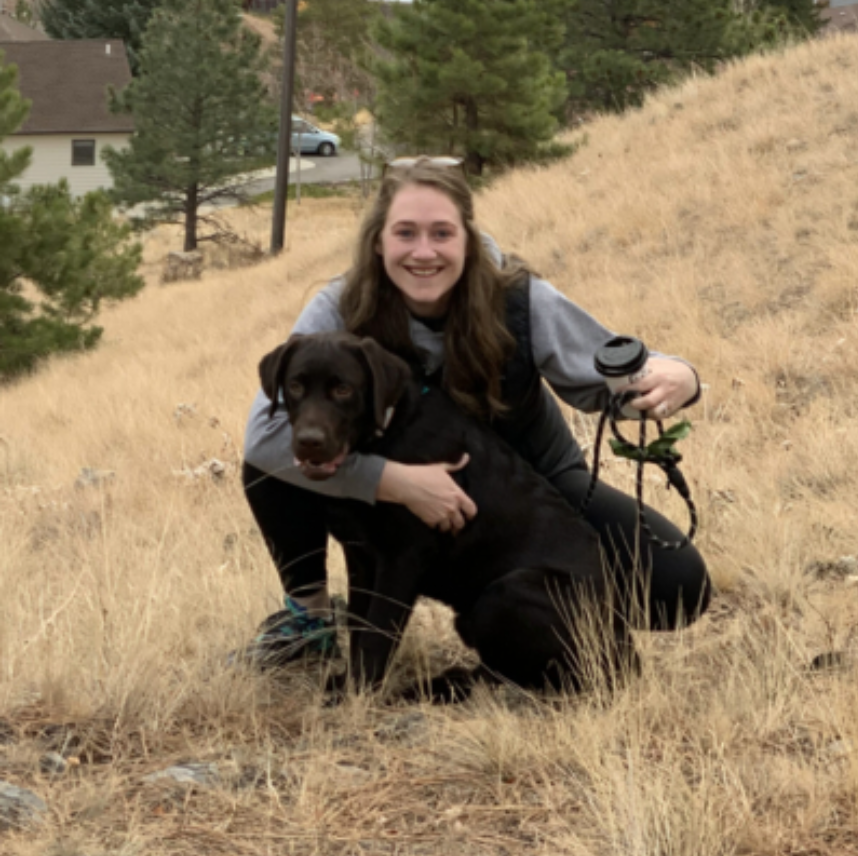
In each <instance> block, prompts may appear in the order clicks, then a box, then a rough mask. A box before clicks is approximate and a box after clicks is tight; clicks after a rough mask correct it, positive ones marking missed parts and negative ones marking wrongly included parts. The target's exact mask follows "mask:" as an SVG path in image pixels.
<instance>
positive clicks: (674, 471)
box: [580, 390, 698, 552]
mask: <svg viewBox="0 0 858 856" xmlns="http://www.w3.org/2000/svg"><path fill="white" fill-rule="evenodd" d="M637 394H638V393H637V392H635V391H633V390H629V391H627V392H623V393H618V394H616V395H612V396H611V397H610V399H609V400H608V403H607V405H605V409H604V410H603V411H602V414H601V416H600V417H599V427H598V429H597V430H596V442H595V446H594V450H593V473H592V475H591V477H590V485H589V487H588V488H587V495H586V496H585V497H584V501H583V502H582V503H581V507H580V511H581V512H582V513H583V512H584V511H585V510H586V509H587V507H588V506H589V505H590V503H591V502H592V500H593V494H594V492H595V490H596V484H597V483H598V481H599V466H600V462H601V449H602V438H603V435H604V433H605V425H606V423H607V422H608V421H609V420H610V423H611V431H612V433H613V435H614V437H615V438H616V439H617V441H618V442H619V443H620V444H622V445H623V446H624V447H628V448H634V447H633V446H632V444H631V443H629V441H628V440H626V438H625V437H624V436H623V435H622V434H621V433H620V430H619V428H618V427H617V419H618V418H619V416H620V414H621V411H622V408H623V406H624V405H626V404H627V403H628V402H629V401H630V400H631V399H632V398H635V397H636V396H637ZM646 422H647V420H646V419H641V420H640V434H639V440H638V446H637V450H638V454H637V455H636V456H635V460H636V462H637V473H636V477H635V499H636V501H637V506H638V535H639V536H640V533H641V532H644V533H646V536H647V539H648V540H649V542H650V543H651V544H655V545H656V546H657V547H661V549H663V550H681V549H682V548H683V547H686V546H687V545H688V544H690V543H691V540H692V539H693V538H694V535H695V534H696V532H697V524H698V518H697V507H696V506H695V505H694V500H692V498H691V491H690V489H689V487H688V483H687V482H686V480H685V476H684V475H683V474H682V471H681V470H680V469H679V467H678V466H677V464H678V463H679V462H680V461H681V460H682V458H681V457H680V456H679V455H678V454H677V453H676V452H674V451H673V450H672V449H669V450H668V452H667V453H663V454H661V455H659V456H653V455H648V454H647V444H646ZM656 425H657V426H658V432H659V437H663V436H664V434H665V431H664V426H663V425H662V423H661V420H657V421H656ZM645 463H654V464H657V465H658V466H659V467H660V468H661V469H662V470H663V472H664V474H665V475H666V476H667V483H668V488H670V487H674V488H675V489H676V491H677V493H679V495H680V496H681V497H682V498H683V500H685V504H686V506H687V507H688V514H689V518H690V524H689V529H688V534H687V535H685V536H684V537H682V538H680V539H679V540H678V541H665V540H664V539H663V538H659V537H658V536H657V535H656V534H655V532H653V531H652V527H651V526H650V524H649V522H648V521H647V519H646V511H645V507H644V501H643V472H644V464H645ZM638 552H640V545H638Z"/></svg>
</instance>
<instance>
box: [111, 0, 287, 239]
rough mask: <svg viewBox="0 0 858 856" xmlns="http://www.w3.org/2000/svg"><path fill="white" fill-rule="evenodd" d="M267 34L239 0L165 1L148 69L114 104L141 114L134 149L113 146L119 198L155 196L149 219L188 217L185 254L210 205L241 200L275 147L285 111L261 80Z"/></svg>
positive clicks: (145, 51)
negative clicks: (278, 119) (278, 111)
mask: <svg viewBox="0 0 858 856" xmlns="http://www.w3.org/2000/svg"><path fill="white" fill-rule="evenodd" d="M263 66H264V59H263V56H262V52H261V50H260V39H259V37H258V36H257V35H256V34H254V33H252V32H250V31H249V30H248V29H247V28H245V27H243V26H242V23H241V17H240V15H239V12H238V7H237V5H236V2H235V0H164V3H163V4H162V5H161V7H159V8H158V9H157V10H156V12H155V14H154V15H153V17H152V21H151V23H150V25H149V28H148V29H147V31H146V34H145V37H144V39H143V48H142V50H141V53H140V75H139V76H138V77H137V78H135V79H134V80H133V81H132V82H131V84H130V85H129V86H128V87H127V88H126V89H125V90H123V92H121V93H119V94H115V93H114V95H113V102H112V103H113V107H114V109H115V110H117V111H120V112H128V113H131V114H132V115H133V116H134V123H135V127H136V131H135V134H134V136H133V137H132V138H131V144H130V146H129V147H128V148H127V149H124V150H122V151H115V150H111V149H108V150H106V152H105V155H104V157H105V160H106V161H107V165H108V167H109V168H110V171H111V172H112V173H113V178H114V182H115V190H114V196H115V198H116V199H117V200H118V201H119V202H120V203H122V204H125V205H136V204H138V203H150V204H149V206H148V213H147V218H146V219H147V221H148V222H149V223H150V224H151V223H156V222H170V223H174V222H184V226H185V242H184V248H185V251H189V250H194V249H196V248H197V244H198V242H199V241H200V240H207V239H211V238H214V237H217V235H216V234H215V235H212V234H209V235H205V236H202V237H200V236H199V234H198V231H199V228H198V227H199V224H200V223H201V222H205V221H204V218H202V217H201V216H200V213H199V209H200V207H201V206H202V205H205V204H208V203H217V202H219V201H224V200H227V199H241V198H242V191H241V189H240V185H239V182H238V181H237V177H238V176H239V175H240V174H241V173H245V172H247V171H248V170H251V169H253V168H254V167H255V166H258V165H259V162H260V154H261V155H262V156H265V155H266V154H270V153H271V152H272V151H273V148H274V144H275V142H276V138H275V136H274V131H273V129H274V127H275V117H274V111H273V107H272V105H271V104H270V102H269V99H268V95H267V93H266V90H265V87H264V85H263V83H262V82H261V73H262V71H263Z"/></svg>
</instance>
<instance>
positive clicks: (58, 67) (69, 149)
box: [0, 39, 134, 196]
mask: <svg viewBox="0 0 858 856" xmlns="http://www.w3.org/2000/svg"><path fill="white" fill-rule="evenodd" d="M0 52H2V53H3V54H4V56H3V63H4V64H10V63H11V64H14V65H16V66H17V67H18V84H19V87H20V89H21V94H22V95H23V96H24V97H25V98H27V99H29V100H30V101H31V102H32V104H31V107H30V115H29V116H28V117H27V119H26V121H25V122H24V124H23V125H22V126H21V127H20V128H19V129H18V131H17V132H16V133H14V134H12V135H10V136H8V137H6V139H5V140H3V141H2V143H0V145H2V147H3V148H4V149H6V150H7V151H13V150H15V149H17V148H20V147H22V146H30V147H32V149H33V156H32V159H31V162H30V166H29V168H28V169H27V171H26V172H25V173H24V174H23V175H22V176H21V178H19V179H18V180H17V181H16V183H17V184H18V185H20V186H21V187H22V188H28V187H30V186H31V185H33V184H54V183H56V182H57V181H58V180H59V179H60V178H65V179H67V180H68V183H69V186H70V188H71V192H72V193H73V194H74V195H75V196H82V195H83V194H84V193H87V192H88V191H90V190H96V189H98V188H109V187H111V186H112V184H113V181H112V178H111V175H110V172H109V170H108V169H107V166H106V165H105V164H104V161H103V160H102V159H101V151H102V149H103V147H104V146H107V145H111V146H113V147H114V148H123V147H124V146H125V145H127V144H128V140H129V139H130V137H131V134H132V132H133V130H134V124H133V121H132V119H131V117H129V116H127V115H114V114H113V113H111V112H110V110H109V109H108V106H107V89H108V87H109V86H113V87H114V88H115V89H117V90H119V89H122V88H124V87H125V86H127V85H128V84H129V83H130V82H131V69H130V68H129V65H128V56H127V54H126V53H125V45H124V44H123V43H122V41H120V40H118V39H81V40H73V41H60V40H53V39H49V40H45V41H35V40H34V41H7V42H0Z"/></svg>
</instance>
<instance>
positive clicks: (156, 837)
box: [0, 37, 858, 856]
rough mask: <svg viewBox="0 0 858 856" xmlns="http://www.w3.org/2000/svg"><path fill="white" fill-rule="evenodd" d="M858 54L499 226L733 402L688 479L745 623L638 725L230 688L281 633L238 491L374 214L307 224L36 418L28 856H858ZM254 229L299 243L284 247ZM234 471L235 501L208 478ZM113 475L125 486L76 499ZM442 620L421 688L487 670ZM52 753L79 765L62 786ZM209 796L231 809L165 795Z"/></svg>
mask: <svg viewBox="0 0 858 856" xmlns="http://www.w3.org/2000/svg"><path fill="white" fill-rule="evenodd" d="M856 49H858V41H856V39H855V37H843V38H837V39H831V40H828V41H825V42H819V43H815V44H811V45H806V46H803V47H800V48H798V49H795V50H793V51H791V52H789V53H787V54H786V55H784V56H778V57H771V58H765V59H751V60H749V61H747V62H744V63H742V64H740V65H737V66H735V67H731V68H728V69H726V70H725V71H724V73H723V74H722V75H721V76H720V77H719V78H717V79H715V80H697V81H691V82H689V83H687V84H685V85H684V86H683V87H681V88H680V89H678V90H675V91H672V92H667V93H663V94H661V95H659V96H658V97H656V98H654V99H653V100H652V101H651V102H650V103H649V104H648V105H647V106H646V107H645V108H644V109H643V110H641V111H639V112H636V113H632V114H630V115H628V116H625V117H622V118H606V119H603V120H599V121H597V122H595V123H594V124H592V125H591V126H590V127H589V128H588V129H587V131H586V135H587V141H586V145H584V146H583V147H582V148H581V150H580V152H579V153H578V154H577V155H576V156H575V157H574V158H573V159H572V160H570V161H568V162H565V163H562V164H558V165H555V166H552V167H551V168H549V169H544V170H536V171H525V172H520V173H516V174H515V175H512V176H510V177H509V178H508V179H506V180H505V181H503V182H502V183H500V184H499V185H498V186H496V187H495V188H493V189H492V190H491V191H490V192H488V193H487V194H486V195H485V196H484V197H483V198H482V199H481V200H480V202H479V208H480V212H481V219H482V223H483V224H484V226H485V228H487V229H488V230H489V231H491V232H492V233H493V234H494V235H495V236H496V237H497V238H498V239H499V241H500V243H501V244H502V246H504V247H505V248H506V249H508V250H512V251H515V252H518V253H519V254H521V255H523V256H524V257H525V258H527V259H529V260H530V261H531V262H532V263H533V265H534V266H535V267H536V268H537V269H538V270H540V271H542V272H543V273H544V274H545V275H547V276H548V277H549V278H550V279H552V280H553V281H554V282H555V283H557V284H558V286H559V287H561V288H563V289H565V290H567V291H568V292H569V294H571V295H572V296H573V297H575V298H576V299H577V300H578V301H580V302H581V303H582V304H583V305H584V306H585V307H587V308H588V309H590V310H591V311H592V312H593V313H594V314H596V315H597V316H598V317H600V318H601V319H603V320H604V321H605V322H606V323H608V324H609V325H610V326H612V327H613V328H615V329H617V330H622V331H627V332H629V333H633V334H637V335H640V336H642V337H643V338H644V339H645V340H646V341H648V342H651V343H657V344H658V346H659V347H660V348H661V349H662V350H665V351H669V352H675V353H682V354H684V355H686V356H688V357H689V358H690V359H692V360H693V361H694V362H695V363H696V364H697V366H698V367H699V368H700V369H701V372H702V374H703V377H704V380H705V382H706V383H707V384H708V386H709V388H708V391H707V392H706V395H705V396H704V400H703V402H702V404H701V405H699V406H698V407H696V408H695V409H694V411H693V412H692V413H691V414H690V416H691V418H692V420H693V421H694V423H695V432H694V434H693V436H692V438H691V439H690V440H688V441H686V448H685V450H684V451H685V453H686V472H687V474H688V475H689V476H690V478H691V482H692V488H693V491H694V494H695V495H696V497H697V499H698V501H699V504H700V507H701V513H702V524H703V525H702V532H701V536H700V545H701V548H702V549H703V551H704V552H705V554H706V556H707V557H708V559H709V561H710V564H711V568H712V573H713V576H714V577H715V579H716V580H717V582H718V584H719V587H720V589H721V593H720V595H719V597H718V598H717V599H716V602H715V603H714V605H713V608H712V610H711V612H710V614H709V615H707V616H706V617H705V618H704V619H703V620H702V621H701V622H699V624H698V625H696V626H695V627H694V628H692V629H691V630H689V631H688V632H685V633H683V634H677V635H673V636H669V637H656V636H648V635H643V636H642V637H641V639H640V643H641V647H642V650H643V653H644V661H645V662H644V675H643V678H642V679H641V680H640V681H637V682H636V683H635V684H634V685H633V686H631V687H629V688H628V689H627V690H625V691H623V692H621V693H620V694H619V695H618V696H617V697H616V698H615V699H613V700H612V701H611V702H610V703H607V702H606V700H605V699H601V698H587V699H577V700H576V699H565V700H538V699H529V698H526V697H520V696H517V695H516V694H514V693H483V694H480V695H479V696H478V697H477V698H476V699H475V700H474V701H473V702H471V703H469V704H467V705H465V706H463V707H461V708H459V709H454V710H440V709H432V708H429V707H417V708H410V709H409V708H402V707H396V706H393V707H390V706H385V705H384V704H382V703H381V702H380V700H378V699H371V698H359V699H355V700H353V701H351V702H349V703H347V704H346V705H345V706H344V707H342V708H339V709H333V710H331V709H326V708H325V707H323V706H322V704H321V698H320V696H319V693H318V684H319V681H318V676H317V675H315V674H313V673H304V672H301V671H300V670H298V671H296V672H295V673H294V674H290V675H288V676H286V677H285V678H284V680H283V681H282V682H280V683H277V682H272V681H264V680H254V679H253V678H251V677H249V676H246V675H241V674H238V675H236V674H229V673H227V672H225V670H224V669H223V668H221V667H220V665H219V664H220V662H221V658H222V657H223V655H224V653H225V652H226V651H227V650H229V649H230V647H231V646H233V645H235V644H237V643H239V642H241V641H242V640H246V639H247V637H248V635H249V634H250V633H251V632H252V630H253V627H254V626H255V624H256V622H257V621H258V620H259V619H261V618H262V617H263V616H264V615H265V614H266V613H267V612H269V611H270V610H271V609H272V608H273V607H274V606H275V604H276V601H277V598H278V586H277V583H276V576H275V574H274V572H273V569H272V567H271V565H270V562H269V559H268V557H267V555H266V554H265V551H264V548H263V546H262V544H261V543H260V540H259V538H258V536H257V535H256V534H255V532H254V529H253V526H252V522H251V518H250V515H249V513H248V510H247V509H246V507H245V504H244V502H243V499H242V496H241V491H240V486H239V482H238V479H237V476H236V471H235V465H236V464H237V463H238V460H239V454H240V452H239V450H240V446H241V435H242V431H243V423H244V418H245V414H246V411H247V408H248V405H249V403H250V400H251V397H252V396H253V394H254V391H255V386H256V377H255V366H256V363H257V360H258V359H259V357H260V356H261V354H262V353H264V352H265V351H266V349H268V348H270V347H271V346H273V345H274V344H275V343H277V342H279V341H280V340H282V339H283V338H284V336H285V334H286V333H287V331H288V330H289V327H290V325H291V323H292V321H293V319H294V317H295V315H296V313H297V312H298V311H299V309H300V307H301V306H302V305H303V304H304V302H305V301H306V299H307V297H308V295H309V294H311V293H312V292H313V290H314V289H315V288H316V287H317V286H318V285H320V284H321V283H323V282H324V281H325V280H326V279H327V278H328V277H329V276H331V275H333V274H335V273H337V272H339V271H341V270H342V269H344V268H345V267H346V266H347V265H348V262H349V258H348V250H349V245H350V241H351V239H352V237H353V235H354V232H355V227H356V223H357V215H358V212H357V211H356V210H354V209H353V208H351V207H349V204H348V203H343V202H342V201H337V200H318V201H317V200H307V201H305V203H304V205H303V206H302V207H301V209H300V211H297V210H295V209H293V210H292V211H290V225H289V232H290V237H289V247H288V251H287V252H286V254H285V255H284V256H283V257H282V258H281V259H278V260H276V261H271V262H268V263H265V264H263V265H261V266H259V267H255V268H250V269H242V270H239V271H236V272H232V273H222V272H213V273H208V274H205V275H204V277H203V279H202V280H201V281H199V282H193V283H184V284H178V285H172V286H168V287H166V286H158V285H152V286H151V287H150V288H148V289H147V291H146V292H145V293H144V294H143V295H142V296H141V297H139V298H138V299H137V300H136V301H135V302H134V303H131V304H128V305H124V306H120V307H118V308H116V309H114V310H112V311H110V312H109V313H107V314H106V315H105V317H104V323H105V326H106V330H107V332H106V337H105V343H104V345H103V346H102V347H101V348H100V349H99V351H98V352H96V353H94V354H92V355H87V356H84V357H80V358H76V359H68V360H57V361H56V362H54V363H53V364H52V365H50V366H49V367H48V368H47V369H46V370H45V371H43V372H41V373H40V374H38V375H37V376H35V377H33V378H32V379H29V380H26V381H24V382H22V383H20V384H18V385H16V386H13V387H11V388H5V389H4V390H3V391H2V396H0V435H2V436H0V488H2V492H0V511H2V514H0V543H2V544H3V551H2V554H0V585H1V586H2V592H3V598H2V600H0V716H2V717H3V718H4V719H5V720H6V721H7V724H8V728H7V730H8V731H10V732H11V733H12V735H13V736H14V737H15V740H14V742H11V743H9V744H8V745H5V746H3V747H0V778H2V779H5V780H7V781H12V782H14V783H16V784H19V785H22V786H25V787H29V788H32V789H33V790H34V791H36V792H37V793H38V794H40V795H41V796H42V797H43V798H44V799H45V800H46V801H47V803H48V805H49V807H50V812H49V816H48V818H47V821H46V823H44V824H43V825H42V826H41V827H38V828H34V829H31V830H29V831H25V832H20V833H7V834H6V835H5V837H4V838H0V851H2V853H4V854H7V853H8V854H10V856H12V854H15V856H30V854H51V856H101V855H102V854H111V856H119V854H122V856H130V854H138V853H145V854H199V853H206V854H217V853H223V854H254V856H256V854H269V853H271V854H274V853H276V854H289V853H294V854H359V853H366V854H376V853H391V854H394V853H395V854H435V853H453V852H454V853H457V854H459V853H461V854H477V853H479V854H501V853H509V854H519V853H528V854H576V855H577V854H582V856H583V854H598V856H602V854H617V853H621V854H682V856H685V855H686V854H700V856H710V854H763V856H767V855H768V854H772V856H774V854H799V853H801V854H820V856H821V854H844V853H858V817H856V809H858V718H856V716H855V709H856V706H858V689H856V686H858V685H857V684H856V680H855V678H856V666H855V661H854V659H853V660H852V661H851V665H850V664H848V663H847V665H846V667H845V668H843V669H842V670H839V671H833V672H814V671H810V670H808V668H807V665H808V663H809V662H810V661H811V659H812V658H813V657H814V656H816V655H817V654H820V653H822V652H825V651H829V650H847V651H848V650H854V648H855V643H854V628H855V625H856V617H858V585H856V584H855V582H856V580H855V578H854V577H852V578H850V577H848V576H846V577H844V575H843V573H840V571H843V570H844V569H845V570H846V571H848V570H849V566H848V565H837V560H838V558H839V557H840V556H842V555H846V554H851V555H855V554H856V553H858V544H856V534H855V530H856V527H855V511H854V497H855V495H856V493H858V473H856V468H855V466H854V461H855V460H856V458H858V439H857V438H858V431H856V427H858V426H857V425H856V423H858V407H856V404H855V402H856V401H858V349H856V346H855V341H856V323H858V287H856V283H858V59H856V58H857V57H858V50H856ZM236 216H240V217H246V218H248V219H247V221H246V223H243V224H241V228H242V229H245V230H246V231H247V232H248V233H249V234H258V236H259V239H260V241H261V242H262V243H263V244H265V243H266V241H267V228H268V227H267V220H265V219H264V217H263V216H262V215H254V214H253V213H252V212H239V213H238V214H237V215H236ZM254 218H255V219H254ZM166 240H167V239H166V238H164V237H163V236H162V237H158V238H153V240H152V242H151V244H150V246H148V247H147V265H148V267H147V272H148V275H149V276H150V278H151V279H152V281H153V282H155V281H156V280H157V275H156V274H157V273H158V272H159V271H158V262H159V260H160V259H161V258H162V257H163V254H164V252H165V249H166V243H164V242H165V241H166ZM574 421H575V425H576V430H578V431H579V432H582V433H584V434H586V435H589V433H590V432H591V430H592V425H591V423H590V422H589V421H588V420H584V419H582V418H580V417H574ZM212 458H217V459H219V460H220V461H221V462H222V463H223V464H224V466H225V471H224V475H223V476H222V477H220V478H213V477H211V476H207V475H202V476H197V477H194V476H193V475H192V473H193V472H194V471H195V469H196V468H197V467H199V466H200V465H202V464H205V463H206V462H209V461H211V459H212ZM82 467H96V468H100V469H106V470H112V471H114V472H115V477H114V478H113V479H112V480H110V481H106V482H103V483H102V484H101V485H100V486H95V487H92V486H91V487H85V488H79V489H76V488H75V487H74V482H75V479H76V477H77V476H78V474H79V472H80V470H81V468H82ZM606 477H608V478H610V479H611V480H613V481H614V482H616V483H618V484H621V485H625V486H628V485H629V484H630V476H629V473H628V471H627V470H626V469H625V468H624V467H623V466H621V465H620V464H618V463H612V464H611V466H610V467H609V469H608V471H607V473H606ZM648 489H649V490H650V496H651V498H652V499H653V501H654V502H657V503H659V504H664V507H667V508H671V509H672V510H673V513H674V514H676V515H677V516H678V517H679V518H680V519H681V513H682V511H681V509H680V508H678V507H676V506H672V505H669V504H667V503H668V502H669V498H667V497H665V495H664V491H663V489H662V488H661V487H660V486H659V485H657V484H656V483H654V482H650V483H649V487H648ZM813 563H822V564H818V565H817V566H816V573H815V574H812V573H809V569H810V567H811V565H812V564H813ZM824 563H829V564H828V565H825V564H824ZM335 565H336V567H335V572H336V573H335V576H336V584H337V585H338V586H340V587H342V584H343V578H342V567H341V564H340V563H335ZM852 572H853V573H854V566H853V567H852ZM419 617H420V620H419V622H416V623H415V624H416V626H415V627H414V628H413V629H412V632H411V633H410V635H409V639H408V644H407V645H406V649H407V652H406V659H410V660H412V661H414V660H421V659H423V660H425V659H428V660H429V661H430V662H444V661H447V660H451V659H455V658H458V657H460V656H462V652H461V650H459V649H458V648H457V647H456V644H455V642H454V640H453V637H452V634H451V629H450V627H449V624H448V620H447V616H446V614H445V613H444V611H443V610H441V609H440V608H436V607H429V606H427V607H424V608H423V609H422V611H421V613H420V616H419ZM49 749H55V750H58V751H64V752H65V754H67V755H71V756H74V757H76V758H78V759H79V760H80V764H79V765H78V766H76V767H73V768H72V769H71V770H70V771H69V772H67V773H65V774H63V775H61V776H55V777H51V776H50V775H48V774H45V773H42V772H40V769H39V758H40V756H41V755H42V754H43V753H44V752H46V751H48V750H49ZM187 760H195V761H201V762H216V763H217V764H218V769H219V773H220V777H219V779H218V780H217V781H216V782H215V783H213V784H212V785H211V786H209V787H198V788H196V789H193V790H186V789H182V788H181V787H178V786H177V787H172V788H171V787H169V786H164V785H159V784H156V783H147V782H144V781H143V779H144V776H145V775H147V774H149V773H152V772H155V771H157V770H160V769H163V768H164V767H166V766H168V765H169V764H172V763H176V762H179V761H187Z"/></svg>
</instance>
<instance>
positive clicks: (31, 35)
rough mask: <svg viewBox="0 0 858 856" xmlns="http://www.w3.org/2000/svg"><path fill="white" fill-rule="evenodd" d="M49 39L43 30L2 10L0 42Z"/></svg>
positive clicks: (0, 12) (0, 15) (0, 14)
mask: <svg viewBox="0 0 858 856" xmlns="http://www.w3.org/2000/svg"><path fill="white" fill-rule="evenodd" d="M2 5H3V4H2V2H0V6H2ZM48 39H49V36H48V35H47V34H46V33H43V32H42V31H41V30H34V29H33V28H32V27H28V26H27V25H26V24H22V23H21V22H20V21H16V20H15V19H14V18H13V17H11V16H10V15H8V14H7V13H6V12H2V11H0V42H44V41H48Z"/></svg>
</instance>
